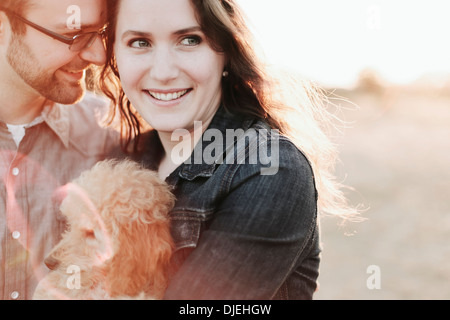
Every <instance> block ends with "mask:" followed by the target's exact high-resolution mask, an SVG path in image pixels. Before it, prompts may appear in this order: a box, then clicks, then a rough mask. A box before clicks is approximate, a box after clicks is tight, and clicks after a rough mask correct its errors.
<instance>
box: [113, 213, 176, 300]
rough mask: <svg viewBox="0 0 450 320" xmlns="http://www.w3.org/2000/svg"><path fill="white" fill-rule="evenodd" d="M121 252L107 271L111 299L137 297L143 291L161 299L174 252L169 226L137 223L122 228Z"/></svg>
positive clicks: (115, 256)
mask: <svg viewBox="0 0 450 320" xmlns="http://www.w3.org/2000/svg"><path fill="white" fill-rule="evenodd" d="M118 241H119V242H118V243H119V249H118V251H117V252H116V253H115V255H114V257H113V258H112V260H111V261H110V263H109V265H108V268H107V276H106V278H107V279H106V281H107V291H108V293H109V295H110V296H111V297H117V296H120V295H126V296H130V297H134V296H136V295H138V294H140V293H142V292H143V291H145V292H146V293H147V294H149V295H151V296H153V297H154V298H155V299H158V298H162V295H163V294H164V291H165V289H166V286H167V273H168V272H167V269H168V265H169V262H170V258H171V255H172V250H173V242H172V238H171V234H170V226H169V222H168V221H166V220H157V221H153V222H151V223H143V222H142V221H139V220H136V221H132V222H131V223H129V224H121V225H120V226H119V236H118Z"/></svg>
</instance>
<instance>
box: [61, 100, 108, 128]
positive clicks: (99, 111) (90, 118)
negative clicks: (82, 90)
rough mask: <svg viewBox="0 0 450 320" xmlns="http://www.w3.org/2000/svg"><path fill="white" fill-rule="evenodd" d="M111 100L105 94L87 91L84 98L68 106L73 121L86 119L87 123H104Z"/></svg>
mask: <svg viewBox="0 0 450 320" xmlns="http://www.w3.org/2000/svg"><path fill="white" fill-rule="evenodd" d="M109 105H110V103H109V101H108V100H107V98H105V97H103V96H99V95H97V94H95V93H93V92H87V93H86V94H85V96H84V98H83V100H81V101H79V102H78V103H76V104H74V105H71V106H66V107H67V108H68V110H69V114H70V121H71V123H74V122H75V123H76V122H77V120H79V119H83V120H85V121H86V122H85V124H91V125H103V124H104V122H105V120H106V118H107V116H108V113H109Z"/></svg>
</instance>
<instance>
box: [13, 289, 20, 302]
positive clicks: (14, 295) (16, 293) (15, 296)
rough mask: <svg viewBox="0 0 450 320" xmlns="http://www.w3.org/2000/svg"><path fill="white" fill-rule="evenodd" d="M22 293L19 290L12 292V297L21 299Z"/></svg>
mask: <svg viewBox="0 0 450 320" xmlns="http://www.w3.org/2000/svg"><path fill="white" fill-rule="evenodd" d="M19 296H20V294H19V293H18V292H17V291H14V292H11V299H13V300H17V299H19Z"/></svg>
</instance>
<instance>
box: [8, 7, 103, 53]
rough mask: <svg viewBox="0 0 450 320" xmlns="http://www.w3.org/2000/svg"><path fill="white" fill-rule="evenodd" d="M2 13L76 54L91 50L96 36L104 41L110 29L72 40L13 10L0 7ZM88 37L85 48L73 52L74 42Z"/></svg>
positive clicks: (78, 36) (84, 34)
mask: <svg viewBox="0 0 450 320" xmlns="http://www.w3.org/2000/svg"><path fill="white" fill-rule="evenodd" d="M0 11H5V12H6V13H9V14H12V15H13V16H14V17H15V18H17V19H19V20H20V21H22V22H23V23H25V24H27V25H29V26H30V27H32V28H34V29H36V30H38V31H40V32H42V33H43V34H45V35H47V36H49V37H51V38H53V39H55V40H58V41H60V42H62V43H65V44H67V45H69V50H71V51H75V52H79V51H82V50H85V49H87V48H89V47H90V46H91V45H92V44H93V43H94V41H95V37H94V35H97V36H100V37H101V38H102V39H104V37H105V35H106V30H107V28H108V26H107V25H105V26H103V27H102V28H101V29H100V30H98V31H93V32H86V33H80V34H77V35H75V36H73V37H72V38H70V37H66V36H63V35H60V34H58V33H56V32H53V31H51V30H49V29H46V28H44V27H41V26H40V25H37V24H36V23H34V22H32V21H30V20H28V19H25V18H24V17H22V16H20V15H19V14H17V13H15V12H14V11H12V10H10V9H8V8H4V7H1V6H0ZM86 35H91V37H92V38H89V41H87V42H86V44H85V45H84V47H82V48H80V49H79V50H72V46H73V45H74V42H75V41H76V40H77V39H78V38H80V37H84V36H86Z"/></svg>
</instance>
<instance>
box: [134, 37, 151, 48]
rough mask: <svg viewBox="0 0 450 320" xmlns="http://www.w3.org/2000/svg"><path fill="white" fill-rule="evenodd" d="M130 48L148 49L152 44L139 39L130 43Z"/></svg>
mask: <svg viewBox="0 0 450 320" xmlns="http://www.w3.org/2000/svg"><path fill="white" fill-rule="evenodd" d="M129 46H130V47H132V48H148V47H150V43H149V42H148V41H147V40H143V39H138V40H132V41H130V42H129Z"/></svg>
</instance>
